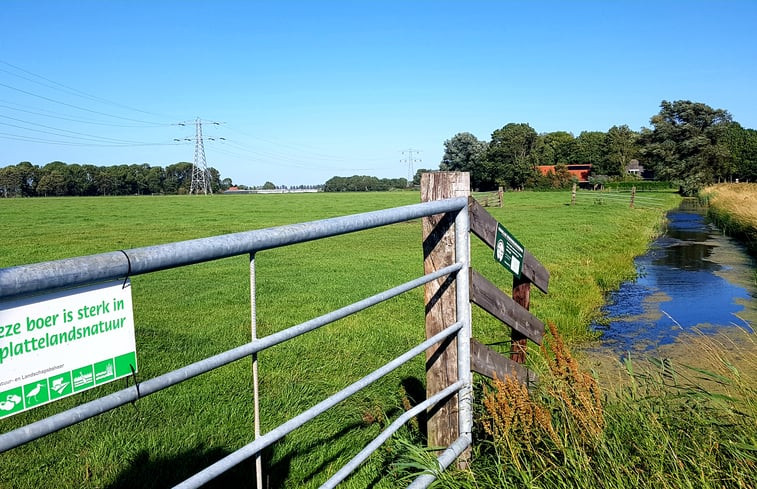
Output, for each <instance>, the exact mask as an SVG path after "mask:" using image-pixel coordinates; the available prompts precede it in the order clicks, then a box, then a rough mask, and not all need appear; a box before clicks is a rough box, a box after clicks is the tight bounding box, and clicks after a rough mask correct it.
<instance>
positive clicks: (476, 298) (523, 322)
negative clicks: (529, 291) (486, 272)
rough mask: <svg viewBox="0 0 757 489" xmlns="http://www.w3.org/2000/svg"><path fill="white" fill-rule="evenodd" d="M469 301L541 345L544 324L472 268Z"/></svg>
mask: <svg viewBox="0 0 757 489" xmlns="http://www.w3.org/2000/svg"><path fill="white" fill-rule="evenodd" d="M470 300H471V302H473V303H474V304H476V305H477V306H479V307H481V308H482V309H483V310H485V311H486V312H488V313H489V314H491V315H492V316H494V317H496V318H497V319H499V320H500V321H502V322H503V323H505V324H506V325H508V326H510V327H511V328H512V329H513V330H515V331H517V332H519V333H520V334H522V335H523V336H525V337H526V338H528V339H530V340H531V341H533V342H534V343H536V344H538V345H541V342H542V339H543V338H544V323H543V322H541V321H540V320H539V319H538V318H537V317H536V316H534V315H533V314H531V313H530V312H528V310H526V308H524V307H523V306H521V305H520V304H518V303H517V302H515V301H514V300H513V299H511V298H510V297H509V296H508V295H507V294H505V293H504V292H502V291H501V290H500V289H499V288H498V287H497V286H496V285H494V284H493V283H491V282H490V281H489V280H487V279H486V278H485V277H484V276H483V275H481V274H480V273H478V272H477V271H476V270H474V269H472V268H471V269H470Z"/></svg>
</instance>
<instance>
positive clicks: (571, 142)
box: [535, 131, 576, 165]
mask: <svg viewBox="0 0 757 489" xmlns="http://www.w3.org/2000/svg"><path fill="white" fill-rule="evenodd" d="M535 153H536V159H537V160H538V164H539V165H568V164H572V163H574V162H576V161H575V159H576V139H575V138H574V137H573V134H571V133H569V132H566V131H555V132H547V133H544V134H539V137H538V139H537V142H536V147H535Z"/></svg>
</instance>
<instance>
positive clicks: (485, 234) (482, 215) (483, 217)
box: [468, 198, 549, 294]
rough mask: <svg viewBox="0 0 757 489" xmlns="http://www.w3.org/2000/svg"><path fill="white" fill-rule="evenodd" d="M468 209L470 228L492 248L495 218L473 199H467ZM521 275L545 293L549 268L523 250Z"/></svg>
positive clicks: (547, 285) (495, 230) (495, 226)
mask: <svg viewBox="0 0 757 489" xmlns="http://www.w3.org/2000/svg"><path fill="white" fill-rule="evenodd" d="M468 211H469V212H470V230H471V232H472V233H473V234H475V235H476V236H478V237H479V238H480V239H481V241H483V242H484V243H486V244H487V246H489V248H491V249H494V245H495V243H494V240H495V237H496V235H497V220H496V219H494V217H492V215H491V214H489V213H488V212H486V209H484V208H483V207H482V206H481V204H479V203H478V202H476V200H475V199H473V198H469V199H468ZM521 276H523V277H525V278H526V279H528V280H529V281H530V282H531V283H533V284H534V285H536V286H537V287H538V288H539V290H541V291H542V292H544V293H545V294H546V293H547V291H548V288H549V270H547V269H546V268H544V265H542V264H541V263H539V260H537V259H536V258H534V256H533V255H532V254H531V253H530V252H529V251H528V250H525V253H524V255H523V268H522V270H521Z"/></svg>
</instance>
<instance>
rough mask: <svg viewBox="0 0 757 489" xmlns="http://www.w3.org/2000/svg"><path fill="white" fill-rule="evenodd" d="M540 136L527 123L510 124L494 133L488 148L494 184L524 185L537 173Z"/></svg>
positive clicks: (489, 170) (490, 178) (488, 161)
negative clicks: (537, 148) (536, 149)
mask: <svg viewBox="0 0 757 489" xmlns="http://www.w3.org/2000/svg"><path fill="white" fill-rule="evenodd" d="M537 139H538V135H537V134H536V131H535V130H534V129H533V128H532V127H531V126H529V125H528V124H526V123H520V124H516V123H512V122H511V123H509V124H506V125H505V126H504V127H502V128H501V129H497V130H495V131H494V132H493V133H492V139H491V142H490V143H489V148H488V149H487V151H486V166H487V174H488V176H487V178H486V179H485V183H487V184H488V185H491V187H494V186H495V185H504V186H507V187H510V188H523V187H524V186H525V185H526V184H527V183H528V182H529V181H531V180H533V179H534V178H535V176H536V169H535V164H536V162H537V159H536V154H535V152H534V149H535V148H536V142H537Z"/></svg>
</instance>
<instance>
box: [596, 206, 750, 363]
mask: <svg viewBox="0 0 757 489" xmlns="http://www.w3.org/2000/svg"><path fill="white" fill-rule="evenodd" d="M668 219H669V223H668V228H667V231H666V233H665V235H664V236H662V237H661V238H660V239H658V240H657V241H655V242H654V243H653V244H652V246H651V248H650V250H649V252H648V253H647V254H645V255H644V256H641V257H639V258H637V259H636V267H637V270H638V271H639V277H638V279H637V280H635V281H633V282H628V283H625V284H623V285H622V286H621V288H620V290H618V291H617V292H615V293H613V294H612V296H611V298H610V302H609V303H608V305H607V306H606V307H605V308H604V313H605V315H606V317H607V321H606V322H605V323H604V324H595V325H593V327H594V328H595V329H597V330H600V331H602V333H603V336H602V344H603V347H605V348H609V349H612V350H614V351H617V352H624V351H630V350H636V351H639V350H641V351H645V350H650V349H653V348H656V347H658V346H662V345H666V344H670V343H672V342H674V341H675V340H676V338H677V337H678V335H680V334H681V333H682V332H684V331H691V330H693V329H695V328H696V329H697V330H700V331H704V332H705V333H706V332H714V331H716V330H718V329H719V328H722V327H724V326H734V325H736V326H741V327H746V328H748V329H749V325H748V323H747V321H746V320H744V319H743V318H744V316H745V315H746V316H751V315H752V314H753V313H754V309H755V307H754V304H753V302H754V301H752V300H751V298H752V297H753V296H754V295H755V290H754V289H755V288H754V284H753V281H752V280H749V278H748V277H751V276H752V273H753V268H754V262H753V260H752V259H751V258H750V257H749V256H748V255H747V254H746V252H745V250H744V249H743V247H742V246H741V245H740V244H739V243H737V242H735V241H734V240H732V239H730V238H728V237H726V236H722V235H721V234H720V232H719V231H718V230H717V228H715V227H714V226H712V225H711V224H709V223H707V222H706V220H705V217H704V214H703V212H702V211H701V210H699V209H693V208H691V206H690V205H689V206H686V205H684V206H682V208H680V209H678V210H676V211H671V212H670V213H668Z"/></svg>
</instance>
